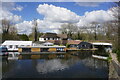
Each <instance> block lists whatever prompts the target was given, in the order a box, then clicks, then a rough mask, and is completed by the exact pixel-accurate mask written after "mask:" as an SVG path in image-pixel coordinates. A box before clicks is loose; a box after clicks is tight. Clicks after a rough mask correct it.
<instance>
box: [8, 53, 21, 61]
mask: <svg viewBox="0 0 120 80" xmlns="http://www.w3.org/2000/svg"><path fill="white" fill-rule="evenodd" d="M19 54H20V53H18V52H9V54H8V60H17V59H18V56H19Z"/></svg>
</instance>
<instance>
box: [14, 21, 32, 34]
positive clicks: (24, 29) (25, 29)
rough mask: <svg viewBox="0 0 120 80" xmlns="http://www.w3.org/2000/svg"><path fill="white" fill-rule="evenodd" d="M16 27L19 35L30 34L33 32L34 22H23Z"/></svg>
mask: <svg viewBox="0 0 120 80" xmlns="http://www.w3.org/2000/svg"><path fill="white" fill-rule="evenodd" d="M15 26H16V28H17V30H18V33H19V34H23V33H24V34H30V33H31V32H32V26H33V25H32V21H23V22H21V23H18V24H16V25H15Z"/></svg>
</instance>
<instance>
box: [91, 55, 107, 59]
mask: <svg viewBox="0 0 120 80" xmlns="http://www.w3.org/2000/svg"><path fill="white" fill-rule="evenodd" d="M92 57H94V58H97V59H104V60H107V59H108V57H104V56H98V55H92Z"/></svg>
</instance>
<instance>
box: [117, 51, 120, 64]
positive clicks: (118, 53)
mask: <svg viewBox="0 0 120 80" xmlns="http://www.w3.org/2000/svg"><path fill="white" fill-rule="evenodd" d="M116 53H117V58H118V61H119V62H120V50H117V51H116Z"/></svg>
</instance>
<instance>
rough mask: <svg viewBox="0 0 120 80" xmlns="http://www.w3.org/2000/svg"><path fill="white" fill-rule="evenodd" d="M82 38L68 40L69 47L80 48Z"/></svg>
mask: <svg viewBox="0 0 120 80" xmlns="http://www.w3.org/2000/svg"><path fill="white" fill-rule="evenodd" d="M80 42H81V41H80V40H68V42H67V45H68V46H67V47H68V48H77V49H78V48H79V46H78V45H79V44H80Z"/></svg>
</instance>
